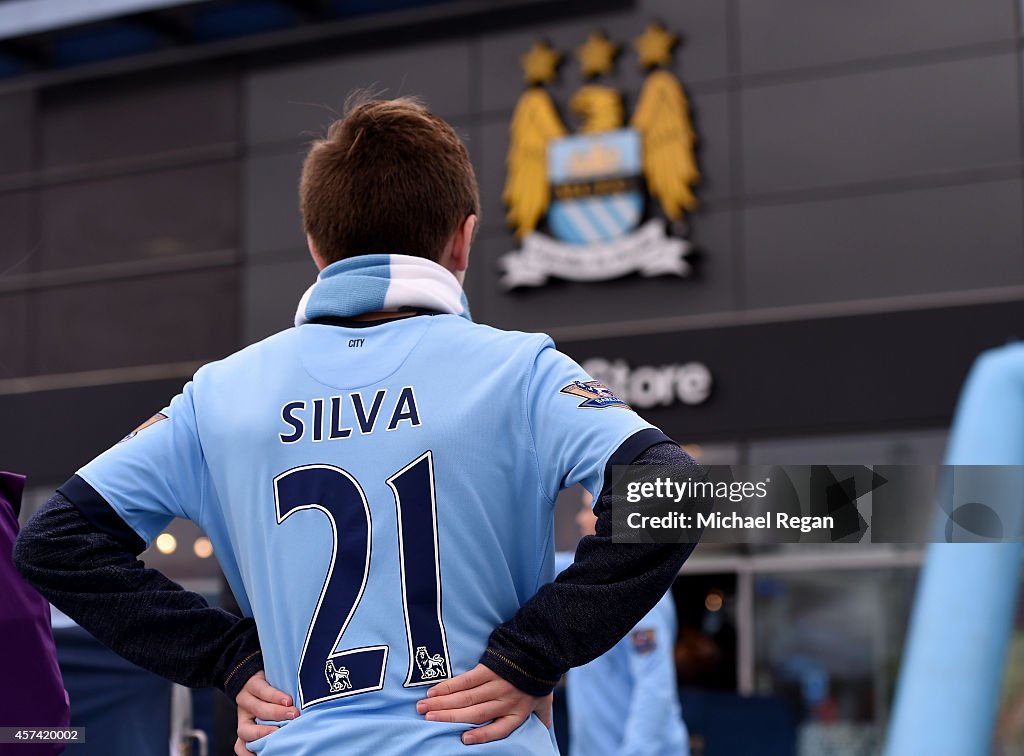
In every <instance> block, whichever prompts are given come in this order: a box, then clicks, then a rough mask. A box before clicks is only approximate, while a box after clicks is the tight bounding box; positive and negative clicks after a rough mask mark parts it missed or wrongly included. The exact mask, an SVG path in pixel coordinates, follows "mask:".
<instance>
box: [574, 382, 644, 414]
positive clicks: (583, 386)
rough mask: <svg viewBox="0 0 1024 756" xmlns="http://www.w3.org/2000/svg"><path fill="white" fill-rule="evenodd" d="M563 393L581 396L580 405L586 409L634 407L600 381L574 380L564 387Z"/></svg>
mask: <svg viewBox="0 0 1024 756" xmlns="http://www.w3.org/2000/svg"><path fill="white" fill-rule="evenodd" d="M561 393H563V394H569V395H570V396H578V397H580V398H581V399H583V401H582V402H580V403H579V406H580V407H582V408H585V409H608V408H609V407H621V408H623V409H628V410H631V409H633V408H632V407H630V406H629V405H628V404H626V403H625V402H624V401H622V400H621V399H619V397H617V396H615V394H614V393H613V392H612V390H611V389H610V388H608V387H607V386H605V385H604V384H603V383H601V382H600V381H586V382H583V381H573V382H572V383H570V384H569V385H568V386H566V387H565V388H563V389H562V390H561Z"/></svg>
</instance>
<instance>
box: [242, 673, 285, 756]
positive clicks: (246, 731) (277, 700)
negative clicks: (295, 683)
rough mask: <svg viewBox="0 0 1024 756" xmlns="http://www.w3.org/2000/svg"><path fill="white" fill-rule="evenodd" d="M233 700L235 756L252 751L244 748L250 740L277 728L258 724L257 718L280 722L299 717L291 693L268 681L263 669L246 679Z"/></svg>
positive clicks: (263, 735)
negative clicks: (234, 705) (236, 706)
mask: <svg viewBox="0 0 1024 756" xmlns="http://www.w3.org/2000/svg"><path fill="white" fill-rule="evenodd" d="M235 703H236V704H237V705H238V733H237V734H238V740H236V741H235V754H236V756H246V754H249V753H252V752H251V751H250V750H249V749H248V748H247V747H246V746H247V745H248V744H249V743H251V742H252V741H254V740H258V739H259V738H262V737H265V736H267V735H269V734H270V733H272V732H273V731H274V730H276V729H277V727H274V726H272V725H261V724H258V723H257V722H256V719H257V717H258V718H259V719H262V720H264V721H269V722H282V721H285V720H289V719H295V717H297V716H299V710H298V709H296V708H295V707H293V706H292V699H291V696H289V695H288V694H287V693H282V692H281V691H279V690H278V689H277V688H275V687H273V686H272V685H271V684H270V683H268V682H267V676H266V675H265V674H264V673H263V671H262V670H261V671H259V672H257V673H256V674H255V675H253V676H252V677H250V678H249V680H248V681H247V682H246V683H245V687H244V688H242V690H241V692H240V693H239V694H238V696H237V697H236V698H235Z"/></svg>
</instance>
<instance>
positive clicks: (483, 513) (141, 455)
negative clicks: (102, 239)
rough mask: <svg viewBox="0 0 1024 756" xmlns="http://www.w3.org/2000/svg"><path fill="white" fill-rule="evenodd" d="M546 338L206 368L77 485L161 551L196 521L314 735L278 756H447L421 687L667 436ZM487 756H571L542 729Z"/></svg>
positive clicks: (307, 349) (267, 347)
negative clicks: (576, 497)
mask: <svg viewBox="0 0 1024 756" xmlns="http://www.w3.org/2000/svg"><path fill="white" fill-rule="evenodd" d="M590 381H591V379H590V377H589V376H587V375H586V374H585V373H584V372H583V370H582V369H581V368H580V367H579V366H578V365H576V364H575V363H574V362H573V361H572V360H570V359H569V358H568V357H566V356H564V355H562V354H561V353H559V352H557V351H556V350H555V349H554V348H553V345H552V342H551V340H550V339H549V338H547V337H546V336H544V335H539V334H524V333H515V332H506V331H500V330H496V329H493V328H489V327H487V326H482V325H477V324H474V323H472V322H471V321H469V320H468V319H466V318H463V317H459V316H457V315H434V316H419V317H411V318H407V319H402V320H396V321H391V322H387V323H383V324H378V325H373V326H372V327H364V328H356V327H345V326H338V325H324V324H317V323H310V324H306V325H302V326H300V327H297V328H292V329H290V330H288V331H284V332H282V333H279V334H277V335H275V336H272V337H270V338H269V339H266V340H265V341H262V342H260V343H258V344H255V345H253V346H251V347H248V348H246V349H244V350H242V351H240V352H238V353H236V354H234V355H232V356H231V357H228V358H227V359H225V360H222V361H220V362H216V363H212V364H210V365H206V366H205V367H203V368H201V369H200V370H199V371H198V372H197V373H196V375H195V377H194V379H193V380H192V381H191V382H190V383H188V384H187V385H186V386H185V388H184V389H183V391H182V393H181V394H180V395H178V396H176V397H175V398H174V399H173V400H172V401H171V403H170V405H169V406H168V407H167V408H166V409H164V410H163V413H162V414H163V415H165V416H166V419H159V418H158V419H157V421H156V422H151V423H150V424H149V425H148V426H147V427H145V428H143V429H141V430H139V431H138V432H137V433H135V434H132V436H130V437H129V438H128V439H126V440H125V441H124V442H123V443H120V444H118V445H116V446H115V447H114V448H112V449H110V450H109V451H107V452H105V453H104V454H102V455H101V456H100V457H98V458H97V459H95V460H94V461H93V462H91V463H89V464H88V465H86V466H85V467H84V468H82V469H81V470H80V471H79V475H80V476H81V477H82V478H84V479H85V480H86V481H87V482H88V483H89V484H91V485H92V486H93V488H95V489H96V490H97V491H98V492H99V493H100V494H101V495H102V496H103V497H104V498H105V499H106V500H107V501H108V502H109V503H110V504H111V506H112V507H113V508H114V509H115V510H116V511H117V512H118V513H119V514H120V515H121V516H122V517H123V518H124V520H125V521H126V522H127V523H128V524H129V525H130V526H131V527H132V528H133V529H134V530H135V531H136V532H137V533H138V534H139V535H140V536H141V537H142V538H143V539H144V540H145V541H146V542H147V543H148V542H151V541H152V540H153V539H154V538H155V536H156V535H157V534H159V532H160V531H161V530H162V529H163V528H164V527H166V525H167V523H168V522H169V520H170V519H171V518H172V517H183V518H187V519H190V520H193V521H194V522H196V523H198V524H199V525H200V526H201V527H202V528H203V529H204V530H205V531H206V533H207V534H208V535H209V537H210V539H211V540H212V542H213V545H214V548H215V551H216V554H217V556H218V559H219V560H220V564H221V566H222V568H223V570H224V573H225V575H226V576H227V579H228V581H229V582H230V584H231V587H232V589H233V590H234V592H235V595H236V597H237V598H238V601H239V604H240V605H241V606H242V608H243V610H244V611H245V612H246V614H251V616H253V617H255V619H256V622H257V625H258V627H259V632H260V639H261V643H262V647H263V650H264V660H265V665H266V674H267V679H268V680H269V681H270V683H271V684H272V685H274V686H275V687H277V688H279V689H281V690H284V691H286V692H288V693H290V694H292V695H293V696H294V697H295V700H296V702H297V704H298V705H300V706H301V708H302V714H301V716H300V717H299V718H298V719H296V720H294V721H293V722H289V723H284V724H283V726H282V727H281V729H280V730H279V731H277V732H275V733H273V734H272V735H269V736H268V737H266V738H263V739H261V740H258V741H256V742H255V743H253V744H252V745H251V748H252V750H254V751H256V752H257V753H260V754H261V755H262V756H277V755H278V754H287V755H288V756H301V755H302V754H324V753H336V752H338V753H340V752H345V753H371V752H372V753H378V754H410V753H416V754H451V753H456V752H459V751H460V749H462V748H464V747H465V746H463V745H462V744H461V742H460V741H459V736H460V734H461V733H462V732H463V731H465V730H466V729H469V725H458V724H445V723H435V722H427V721H426V720H424V718H423V717H422V716H421V715H419V714H417V713H416V710H415V702H416V701H417V700H418V699H420V698H421V697H423V696H424V695H425V693H426V687H425V686H429V685H431V684H434V683H436V682H438V681H439V680H442V679H444V678H446V677H448V676H450V675H452V674H459V673H461V672H465V671H467V670H469V669H471V668H472V667H474V666H475V665H476V664H477V662H478V660H479V658H480V656H481V654H482V653H483V651H484V648H485V646H486V642H487V638H488V636H489V635H490V633H491V631H492V630H494V628H495V627H496V626H498V625H499V624H501V623H502V622H504V621H505V620H507V619H509V618H511V617H512V615H513V614H514V613H515V612H516V610H517V609H518V608H519V607H520V606H521V605H522V604H523V603H524V602H526V601H527V600H528V599H529V598H530V597H531V596H533V594H534V593H535V592H536V591H537V589H538V588H539V587H540V586H541V585H542V584H544V583H546V582H548V581H550V580H551V579H552V578H553V575H554V572H553V570H554V566H553V508H554V500H555V498H556V496H557V493H558V491H559V489H561V488H563V487H566V486H570V485H573V484H575V483H581V484H582V485H583V486H584V487H585V488H587V489H588V490H589V491H591V492H592V493H594V494H597V493H598V492H599V491H600V490H601V488H602V485H603V477H604V471H605V466H606V463H607V462H608V460H609V457H610V455H612V453H613V452H614V451H615V450H616V449H617V448H618V447H619V446H620V445H621V444H622V443H623V442H624V441H625V440H626V439H628V438H629V437H630V436H632V435H634V434H636V433H638V432H640V431H643V430H645V429H648V428H650V427H651V426H650V425H648V424H647V423H646V422H645V421H643V420H642V419H641V418H640V417H638V416H637V415H636V414H635V413H634V412H632V411H631V410H629V409H628V408H624V407H623V406H620V405H621V403H620V402H618V401H617V400H615V399H614V397H613V396H612V395H610V392H607V390H605V389H603V388H602V387H599V386H594V385H590ZM472 749H473V752H479V753H481V754H524V753H531V754H546V753H553V752H555V750H556V749H555V747H554V745H553V741H552V738H551V734H550V733H549V731H548V730H547V729H546V728H545V727H544V726H543V725H542V724H541V723H540V721H539V720H538V719H537V718H536V717H535V716H534V717H531V718H530V719H529V720H528V721H527V722H526V723H525V724H524V725H523V726H521V727H520V728H519V729H518V730H516V731H515V732H514V733H513V734H512V735H511V736H510V737H509V738H508V739H506V740H504V741H499V742H497V743H493V744H489V745H483V746H473V747H472Z"/></svg>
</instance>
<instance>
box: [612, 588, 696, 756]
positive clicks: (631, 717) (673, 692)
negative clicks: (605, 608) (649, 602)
mask: <svg viewBox="0 0 1024 756" xmlns="http://www.w3.org/2000/svg"><path fill="white" fill-rule="evenodd" d="M675 642H676V610H675V604H674V603H673V601H672V596H671V594H666V595H665V596H664V597H663V598H662V599H661V601H659V602H658V603H657V605H655V607H654V609H652V610H651V611H650V613H649V614H648V615H647V616H646V617H644V618H643V619H642V620H641V621H640V622H639V624H637V626H636V627H635V628H633V630H632V632H631V633H630V634H629V635H628V636H627V637H626V638H624V639H623V641H622V644H623V645H624V646H625V648H626V654H627V655H628V660H629V673H630V677H631V678H632V683H633V696H632V699H631V700H630V703H629V713H628V715H627V717H626V725H625V733H624V737H623V740H622V746H621V750H620V751H619V753H620V756H664V755H665V754H685V755H687V756H688V754H689V753H690V749H689V744H688V737H687V734H686V725H685V724H684V723H683V718H682V712H681V711H680V706H679V692H678V689H677V683H676V667H675Z"/></svg>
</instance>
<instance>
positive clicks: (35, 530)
mask: <svg viewBox="0 0 1024 756" xmlns="http://www.w3.org/2000/svg"><path fill="white" fill-rule="evenodd" d="M75 480H76V479H75V478H73V479H72V481H75ZM77 480H79V481H80V480H81V479H77ZM83 483H84V482H83ZM65 487H66V486H65ZM76 490H78V491H81V490H83V489H81V488H79V489H76ZM100 502H102V499H101V500H100ZM100 502H91V503H90V505H89V511H90V512H91V513H92V516H93V518H94V519H95V518H97V517H105V518H107V519H106V520H105V521H104V522H103V523H102V524H103V526H104V527H103V528H102V529H101V528H100V527H99V526H98V525H97V524H94V523H93V522H92V521H91V520H90V519H88V518H87V517H86V516H85V515H84V514H83V513H82V511H81V510H80V509H79V507H78V506H76V505H75V504H74V503H72V502H71V501H69V500H68V498H67V497H66V496H65V495H64V494H62V493H60V492H58V493H56V494H55V495H54V496H53V497H52V498H51V499H50V500H49V502H47V503H46V505H45V506H44V507H43V508H42V509H41V510H40V511H39V512H38V513H36V515H35V516H34V517H33V518H32V519H31V520H30V521H29V522H28V523H27V524H26V525H25V527H24V528H23V529H22V531H21V534H20V536H19V537H18V540H17V543H16V545H15V549H14V563H15V566H16V567H17V568H18V570H19V571H20V572H21V574H22V575H23V576H24V577H25V579H26V580H27V581H28V582H29V583H30V584H32V585H33V586H34V587H35V588H36V590H38V591H39V592H40V593H41V594H42V595H43V596H44V597H45V598H46V599H48V600H49V601H50V603H52V604H53V605H54V606H56V607H57V608H58V609H60V610H61V611H62V612H64V613H65V614H67V615H68V616H69V617H71V618H72V619H74V620H75V621H76V622H78V624H79V625H81V626H82V627H83V628H85V629H86V630H88V631H89V632H90V633H92V634H93V635H94V636H95V637H96V638H97V639H98V640H100V641H101V642H102V643H104V644H106V645H107V646H109V647H110V648H111V649H113V650H114V651H115V652H116V653H118V654H120V655H121V656H123V657H124V658H125V659H128V660H129V661H131V662H134V663H135V664H138V665H139V666H140V667H143V668H145V669H148V670H150V671H151V672H154V673H156V674H158V675H160V676H162V677H166V678H167V679H169V680H172V681H174V682H176V683H180V684H182V685H187V686H190V687H206V686H214V687H217V688H220V689H221V690H223V691H224V692H225V693H227V694H228V696H230V697H231V699H232V700H234V699H235V697H236V696H237V695H238V693H239V691H241V689H242V688H243V686H244V685H245V683H246V682H247V681H248V680H249V678H250V677H252V675H253V674H255V673H256V672H258V671H259V670H261V669H262V668H263V657H262V655H261V652H260V642H259V637H258V635H257V633H256V624H255V622H254V621H253V620H252V619H242V618H240V617H236V616H234V615H232V614H229V613H228V612H225V611H223V610H222V609H217V608H214V607H211V606H210V605H209V604H207V603H206V601H205V599H203V597H202V596H200V595H199V594H196V593H192V592H190V591H186V590H185V589H183V588H182V587H181V586H180V585H178V584H177V583H175V582H173V581H172V580H170V579H168V578H167V577H165V576H164V575H163V574H162V573H160V572H158V571H156V570H152V569H147V568H146V567H145V565H144V564H143V563H142V562H141V561H139V560H138V559H136V557H137V556H138V555H139V554H140V553H142V551H143V550H144V549H145V543H144V542H143V541H142V539H141V538H139V536H138V535H137V534H136V533H135V532H134V531H133V530H132V529H131V528H130V527H128V525H127V524H125V523H124V522H123V521H122V520H121V519H120V518H119V517H118V515H117V513H116V512H114V511H113V509H111V508H110V507H109V506H106V505H105V503H103V504H101V503H100Z"/></svg>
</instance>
